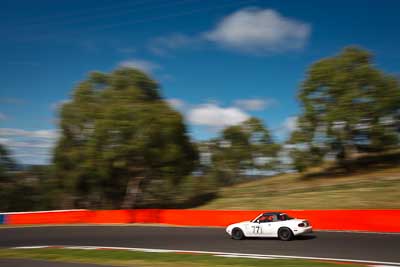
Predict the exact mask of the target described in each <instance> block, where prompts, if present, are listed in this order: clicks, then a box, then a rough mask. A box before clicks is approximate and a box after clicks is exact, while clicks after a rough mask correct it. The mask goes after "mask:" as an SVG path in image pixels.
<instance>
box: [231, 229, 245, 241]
mask: <svg viewBox="0 0 400 267" xmlns="http://www.w3.org/2000/svg"><path fill="white" fill-rule="evenodd" d="M243 238H244V234H243V231H242V230H241V229H239V228H234V229H233V230H232V239H235V240H241V239H243Z"/></svg>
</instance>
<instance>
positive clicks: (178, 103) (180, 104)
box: [166, 98, 185, 109]
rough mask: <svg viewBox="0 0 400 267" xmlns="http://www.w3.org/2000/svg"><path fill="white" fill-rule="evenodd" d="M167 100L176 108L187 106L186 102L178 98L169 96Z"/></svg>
mask: <svg viewBox="0 0 400 267" xmlns="http://www.w3.org/2000/svg"><path fill="white" fill-rule="evenodd" d="M166 101H167V102H168V104H170V105H171V106H172V107H174V108H176V109H181V108H183V107H184V106H185V102H184V101H183V100H181V99H178V98H169V99H167V100H166Z"/></svg>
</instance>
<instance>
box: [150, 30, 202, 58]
mask: <svg viewBox="0 0 400 267" xmlns="http://www.w3.org/2000/svg"><path fill="white" fill-rule="evenodd" d="M197 41H198V40H197ZM195 42H196V38H192V37H189V36H187V35H184V34H181V33H173V34H170V35H167V36H161V37H157V38H154V39H152V40H151V41H150V45H149V49H150V51H151V52H153V53H154V54H157V55H161V56H165V55H168V53H169V51H170V50H174V49H177V48H181V47H184V46H188V45H190V44H193V43H195Z"/></svg>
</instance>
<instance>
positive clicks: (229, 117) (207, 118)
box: [187, 104, 249, 128]
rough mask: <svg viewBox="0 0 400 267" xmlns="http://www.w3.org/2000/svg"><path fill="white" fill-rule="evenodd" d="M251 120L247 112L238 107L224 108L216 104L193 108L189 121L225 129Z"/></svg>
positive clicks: (188, 115) (188, 116)
mask: <svg viewBox="0 0 400 267" xmlns="http://www.w3.org/2000/svg"><path fill="white" fill-rule="evenodd" d="M248 118H249V115H247V114H246V113H245V112H243V111H242V110H240V109H239V108H237V107H227V108H223V107H220V106H218V105H216V104H202V105H198V106H196V107H194V108H192V109H191V110H190V111H189V112H188V114H187V119H188V121H189V122H190V123H192V124H194V125H203V126H210V127H217V128H220V127H221V128H223V127H226V126H232V125H237V124H240V123H242V122H243V121H245V120H246V119H248Z"/></svg>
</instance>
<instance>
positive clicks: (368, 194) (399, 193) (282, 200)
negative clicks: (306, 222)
mask: <svg viewBox="0 0 400 267" xmlns="http://www.w3.org/2000/svg"><path fill="white" fill-rule="evenodd" d="M398 208H400V167H392V168H386V169H380V170H368V171H360V172H355V173H351V174H341V175H335V176H329V175H321V174H318V175H313V174H311V175H310V174H307V175H304V174H285V175H278V176H275V177H270V178H264V179H260V180H255V181H249V182H245V183H242V184H238V185H234V186H231V187H226V188H223V189H222V190H220V192H219V193H218V197H217V198H216V199H214V200H212V201H211V202H209V203H207V204H205V205H203V206H200V207H198V209H256V210H267V209H398Z"/></svg>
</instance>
